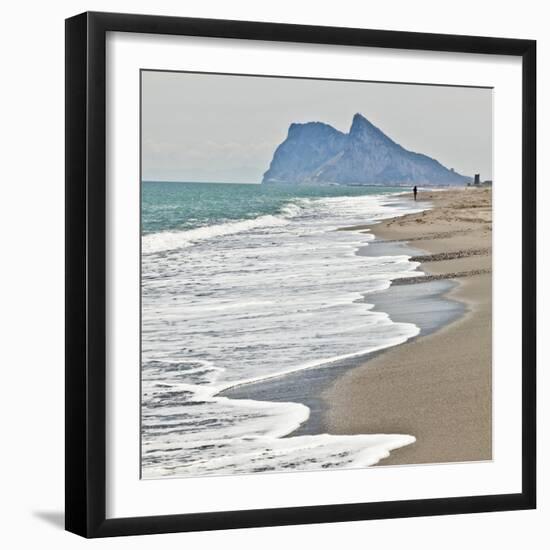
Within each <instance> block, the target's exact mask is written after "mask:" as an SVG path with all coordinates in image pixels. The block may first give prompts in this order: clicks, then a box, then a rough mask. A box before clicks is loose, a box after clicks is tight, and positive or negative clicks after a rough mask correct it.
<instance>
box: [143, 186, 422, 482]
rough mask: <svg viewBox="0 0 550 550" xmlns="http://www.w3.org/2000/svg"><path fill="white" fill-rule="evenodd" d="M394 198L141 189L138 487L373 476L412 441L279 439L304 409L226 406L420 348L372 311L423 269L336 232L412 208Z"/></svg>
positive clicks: (247, 403) (367, 190)
mask: <svg viewBox="0 0 550 550" xmlns="http://www.w3.org/2000/svg"><path fill="white" fill-rule="evenodd" d="M396 191H403V189H402V188H388V187H346V186H318V185H307V186H306V185H303V186H288V185H240V184H208V183H155V182H145V183H143V185H142V230H143V234H142V261H141V269H142V332H141V334H142V371H141V377H142V475H143V477H144V478H158V477H166V476H195V475H211V474H212V475H220V474H235V473H255V472H267V471H295V470H308V469H319V468H343V467H350V466H367V465H370V464H374V463H376V462H377V461H378V460H380V458H381V457H383V456H385V455H386V454H387V453H388V452H389V451H391V450H392V449H394V448H397V447H400V446H403V445H406V444H409V443H411V442H412V441H414V438H413V437H412V436H410V435H408V434H368V435H357V436H335V435H330V434H324V435H315V436H290V437H289V435H290V434H291V433H292V432H293V431H294V430H295V429H296V428H297V427H299V426H300V425H301V424H302V423H303V422H305V421H306V420H307V418H308V416H309V409H308V407H306V406H305V405H303V404H299V403H281V402H269V401H254V400H250V399H248V400H247V399H244V400H243V399H231V398H228V397H222V396H221V395H220V392H223V391H224V390H226V389H228V388H231V387H235V386H243V385H246V384H247V383H248V382H252V381H258V380H266V379H270V378H273V377H279V376H284V375H285V374H286V373H289V372H295V371H297V370H301V369H306V368H316V367H317V366H319V365H325V366H326V365H330V364H333V363H334V364H337V363H338V361H340V360H341V359H347V358H352V357H358V356H362V355H364V354H367V353H370V352H373V351H376V350H379V349H383V348H386V347H389V346H393V345H396V344H399V343H401V342H404V341H405V340H407V339H408V338H411V337H412V336H415V335H416V334H418V330H419V329H418V327H417V326H416V325H414V324H410V323H401V322H394V321H393V320H392V319H391V318H390V316H388V315H387V314H386V313H384V312H382V311H372V305H371V304H369V303H368V294H369V293H371V292H377V291H380V290H383V289H386V288H388V286H389V285H390V284H391V281H392V280H394V279H397V278H400V277H407V276H410V272H411V271H412V270H414V269H415V268H416V266H417V264H416V263H414V262H411V261H409V257H408V256H405V255H401V256H397V255H395V256H385V257H366V256H360V255H358V254H357V250H358V249H360V248H362V247H365V246H368V245H369V244H368V243H369V241H371V240H372V239H373V235H372V234H371V233H370V232H368V231H367V232H365V231H337V229H339V228H341V227H345V226H353V225H358V224H372V223H376V222H377V221H378V220H381V219H384V218H388V217H392V216H396V215H401V214H406V213H408V212H416V211H419V210H420V209H421V208H420V207H419V206H418V204H416V203H413V202H412V201H410V200H406V199H404V198H403V197H396V196H395V192H396ZM373 227H374V228H375V226H373ZM365 297H366V300H365Z"/></svg>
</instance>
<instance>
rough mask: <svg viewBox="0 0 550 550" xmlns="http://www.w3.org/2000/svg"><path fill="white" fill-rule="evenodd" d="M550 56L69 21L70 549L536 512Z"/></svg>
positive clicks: (228, 24) (498, 45)
mask: <svg viewBox="0 0 550 550" xmlns="http://www.w3.org/2000/svg"><path fill="white" fill-rule="evenodd" d="M535 52H536V48H535V42H534V41H530V40H515V39H514V40H512V39H505V38H486V37H471V36H448V35H433V34H418V33H408V32H396V31H376V30H364V29H349V28H329V27H310V26H301V25H286V24H271V23H252V22H243V21H221V20H202V19H188V18H177V17H156V16H144V15H124V14H110V13H85V14H81V15H78V16H75V17H73V18H71V19H68V20H67V22H66V198H67V202H66V205H67V206H66V250H67V263H66V265H67V285H66V307H67V314H66V327H67V328H66V528H67V529H68V530H69V531H72V532H74V533H77V534H79V535H82V536H86V537H105V536H116V535H129V534H148V533H149V534H151V533H163V532H175V531H191V530H211V529H229V528H243V527H253V526H256V527H258V526H271V525H285V524H296V523H317V522H335V521H352V520H364V519H374V518H399V517H410V516H420V515H437V514H457V513H471V512H487V511H499V510H519V509H528V508H534V507H535V456H536V452H535V397H536V393H535V368H536V364H535V362H536V357H535V353H536V352H535V318H536V316H535V238H536V235H535V225H536V224H535V212H536V208H535V183H536V174H535V168H536V162H535V160H536V159H535V150H536V147H535V135H536V133H535V99H536V98H535V89H536V88H535V65H536V63H535V59H536V57H535V56H536V53H535Z"/></svg>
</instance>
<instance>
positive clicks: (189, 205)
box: [141, 182, 403, 235]
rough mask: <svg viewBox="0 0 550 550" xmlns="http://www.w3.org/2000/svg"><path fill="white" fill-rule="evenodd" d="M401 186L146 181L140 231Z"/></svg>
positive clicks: (246, 216)
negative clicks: (308, 200)
mask: <svg viewBox="0 0 550 550" xmlns="http://www.w3.org/2000/svg"><path fill="white" fill-rule="evenodd" d="M397 191H403V189H402V188H398V187H365V186H343V185H342V186H340V185H278V184H269V185H254V184H238V183H235V184H227V183H176V182H143V184H142V197H141V199H142V200H141V204H142V233H143V234H144V235H147V234H149V233H155V232H158V231H167V230H168V231H170V230H172V231H173V230H185V229H194V228H197V227H204V226H207V225H213V224H218V223H224V222H228V221H236V220H251V219H254V218H257V217H259V216H262V215H276V214H279V213H281V211H282V209H284V207H285V206H286V205H287V204H289V203H291V202H292V201H294V200H296V199H316V198H327V197H355V196H364V195H379V194H384V193H392V192H393V193H394V192H397Z"/></svg>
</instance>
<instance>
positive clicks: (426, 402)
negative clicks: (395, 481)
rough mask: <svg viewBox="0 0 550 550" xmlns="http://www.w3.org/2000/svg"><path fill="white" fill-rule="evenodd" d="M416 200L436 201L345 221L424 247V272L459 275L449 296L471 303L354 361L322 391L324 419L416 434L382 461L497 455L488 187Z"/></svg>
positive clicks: (355, 429) (338, 430)
mask: <svg viewBox="0 0 550 550" xmlns="http://www.w3.org/2000/svg"><path fill="white" fill-rule="evenodd" d="M419 200H425V201H430V203H431V204H432V205H433V208H432V209H430V210H427V211H425V212H423V213H420V214H411V215H407V216H403V217H398V218H393V219H390V220H387V221H385V222H383V223H380V224H376V225H374V226H370V227H361V226H356V227H353V228H346V229H351V230H356V231H362V230H370V231H372V233H373V234H374V235H375V237H376V240H377V241H383V242H385V243H388V244H389V243H392V242H404V243H407V244H408V245H410V246H413V247H414V248H415V249H417V250H421V251H423V253H422V254H419V255H418V256H416V257H415V258H414V259H415V260H417V261H419V262H421V266H420V268H419V269H420V270H421V271H422V272H424V273H426V274H428V276H427V277H423V278H422V280H423V281H426V280H439V279H449V280H456V281H458V282H459V284H458V285H456V286H454V288H453V289H452V290H450V292H449V293H448V295H447V297H448V298H450V299H452V300H456V301H459V302H461V303H463V304H464V306H465V313H464V314H463V315H461V316H460V318H459V319H458V320H455V321H454V322H451V323H450V324H447V325H446V326H444V327H443V328H440V329H439V330H437V331H435V332H433V333H431V334H428V335H426V336H423V335H422V334H421V335H420V336H418V337H416V338H414V339H412V340H410V341H408V342H406V343H404V344H402V345H399V346H396V347H394V348H390V349H388V350H386V351H384V352H383V353H380V354H378V355H376V356H375V357H373V358H371V359H369V360H367V361H365V362H364V363H363V364H362V365H360V366H358V367H356V368H353V369H349V370H347V371H346V372H345V373H344V374H342V376H341V377H339V378H337V379H336V380H335V381H334V382H333V383H332V384H331V385H330V386H329V387H328V388H326V389H325V390H324V391H323V394H322V398H323V401H324V403H325V404H326V407H325V408H324V417H323V424H324V427H325V428H326V431H327V432H328V433H331V434H366V433H403V434H411V435H414V436H415V437H416V443H414V444H412V445H409V446H407V447H402V448H401V449H398V450H396V451H393V452H392V453H391V455H390V456H389V457H388V458H387V459H385V460H383V461H381V462H380V463H379V465H396V464H421V463H437V462H449V461H451V462H460V461H479V460H490V459H491V458H492V454H491V453H492V449H491V440H492V433H491V382H492V376H491V265H492V256H491V242H492V241H491V236H492V230H491V224H492V217H491V212H492V208H491V190H490V189H475V188H467V189H453V190H448V191H438V192H424V193H423V192H422V191H421V192H420V193H419ZM419 281H420V278H417V277H410V278H407V279H402V280H400V281H399V282H398V283H397V284H399V285H415V284H417V283H418V282H419ZM394 284H395V283H394Z"/></svg>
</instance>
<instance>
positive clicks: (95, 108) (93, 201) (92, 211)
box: [65, 12, 536, 537]
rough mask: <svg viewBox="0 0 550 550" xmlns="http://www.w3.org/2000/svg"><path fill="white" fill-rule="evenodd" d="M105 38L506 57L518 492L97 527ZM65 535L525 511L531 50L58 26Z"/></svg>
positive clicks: (296, 29) (289, 28)
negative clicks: (517, 249)
mask: <svg viewBox="0 0 550 550" xmlns="http://www.w3.org/2000/svg"><path fill="white" fill-rule="evenodd" d="M109 31H119V32H131V33H149V34H169V35H187V36H201V37H217V38H239V39H246V40H271V41H281V42H295V43H314V44H330V45H353V46H371V47H378V48H400V49H406V50H431V51H446V52H460V53H482V54H496V55H508V56H517V57H520V58H521V60H522V67H523V69H522V70H523V77H522V78H523V83H522V86H523V121H522V138H523V141H522V199H523V203H522V204H523V207H522V208H523V212H522V213H523V226H522V229H523V233H522V235H523V245H522V246H523V250H522V262H523V267H522V276H523V288H522V299H523V303H522V308H523V311H522V315H523V317H522V334H521V335H519V334H518V338H519V337H520V336H521V337H522V346H523V348H522V384H523V385H522V400H523V402H522V414H523V417H522V430H523V431H522V491H521V492H520V493H517V494H500V495H487V496H470V497H458V498H437V499H424V500H406V501H394V502H376V503H369V502H367V503H361V504H343V505H320V506H307V507H294V508H277V509H258V510H246V511H232V510H228V511H224V512H215V513H193V514H182V515H164V516H151V517H126V518H117V519H106V514H105V509H106V500H105V499H106V482H105V479H106V475H105V474H106V466H105V460H106V442H105V434H106V424H105V422H106V413H105V406H106V371H105V365H106V317H105V316H106V237H107V235H106V225H105V222H106V189H105V185H106V183H105V179H106V177H105V156H106V153H105V142H106V140H105V138H106V135H105V131H106V120H105V116H106V113H105V86H106V71H105V69H106V66H105V41H106V33H107V32H109ZM65 62H66V150H65V154H66V403H65V406H66V421H65V429H66V455H65V458H66V497H65V498H66V501H65V502H66V512H65V513H66V529H67V530H68V531H71V532H73V533H76V534H78V535H82V536H84V537H108V536H119V535H137V534H152V533H169V532H178V531H199V530H213V529H235V528H245V527H260V526H274V525H290V524H308V523H323V522H342V521H356V520H367V519H381V518H401V517H413V516H429V515H442V514H463V513H475V512H490V511H503V510H522V509H532V508H535V506H536V202H535V200H536V120H535V115H536V42H535V41H534V40H518V39H507V38H488V37H480V36H456V35H439V34H423V33H411V32H396V31H382V30H364V29H354V28H334V27H316V26H303V25H288V24H274V23H255V22H247V21H224V20H213V19H190V18H181V17H164V16H148V15H129V14H117V13H94V12H88V13H83V14H80V15H77V16H75V17H72V18H70V19H67V20H66V59H65Z"/></svg>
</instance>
